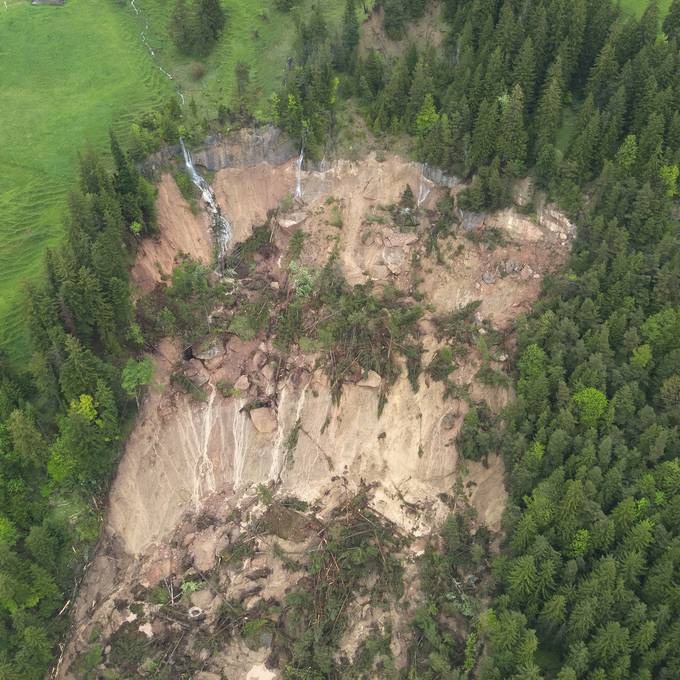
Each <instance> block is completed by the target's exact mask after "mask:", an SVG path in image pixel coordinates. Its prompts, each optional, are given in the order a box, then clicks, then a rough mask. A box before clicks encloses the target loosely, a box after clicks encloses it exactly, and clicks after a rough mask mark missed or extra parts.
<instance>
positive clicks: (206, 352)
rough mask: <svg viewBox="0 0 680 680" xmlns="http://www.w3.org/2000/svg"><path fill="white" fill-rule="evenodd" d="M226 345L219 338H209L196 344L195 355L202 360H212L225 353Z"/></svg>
mask: <svg viewBox="0 0 680 680" xmlns="http://www.w3.org/2000/svg"><path fill="white" fill-rule="evenodd" d="M224 353H225V352H224V347H223V346H222V343H221V342H220V341H219V340H217V338H209V339H208V340H204V341H203V342H201V343H199V344H198V345H196V346H194V356H195V357H196V358H197V359H200V360H201V361H210V360H211V359H215V358H216V357H221V356H223V355H224Z"/></svg>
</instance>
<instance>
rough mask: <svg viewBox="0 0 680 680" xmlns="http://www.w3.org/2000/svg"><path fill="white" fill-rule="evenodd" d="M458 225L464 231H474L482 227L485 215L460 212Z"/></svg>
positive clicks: (467, 211) (466, 211)
mask: <svg viewBox="0 0 680 680" xmlns="http://www.w3.org/2000/svg"><path fill="white" fill-rule="evenodd" d="M459 212H460V223H461V225H462V227H463V229H464V230H465V231H476V230H478V229H481V228H482V226H483V225H484V220H485V219H486V215H485V214H484V213H477V212H472V211H470V210H461V211H459Z"/></svg>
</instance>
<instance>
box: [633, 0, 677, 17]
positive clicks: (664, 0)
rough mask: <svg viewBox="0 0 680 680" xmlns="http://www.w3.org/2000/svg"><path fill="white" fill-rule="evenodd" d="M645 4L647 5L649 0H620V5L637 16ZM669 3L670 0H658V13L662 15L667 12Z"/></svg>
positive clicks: (640, 13) (645, 6)
mask: <svg viewBox="0 0 680 680" xmlns="http://www.w3.org/2000/svg"><path fill="white" fill-rule="evenodd" d="M647 5H649V0H621V7H622V8H623V9H625V10H627V11H629V12H633V13H634V14H635V15H637V16H641V15H642V13H643V12H644V11H645V9H646V8H647ZM670 5H671V0H659V14H660V15H661V16H662V17H663V16H665V15H666V12H668V8H669V7H670Z"/></svg>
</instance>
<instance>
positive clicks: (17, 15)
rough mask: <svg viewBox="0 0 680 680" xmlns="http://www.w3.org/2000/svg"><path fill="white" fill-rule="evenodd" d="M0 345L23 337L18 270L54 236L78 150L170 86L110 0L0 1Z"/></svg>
mask: <svg viewBox="0 0 680 680" xmlns="http://www.w3.org/2000/svg"><path fill="white" fill-rule="evenodd" d="M0 64H1V67H0V92H1V93H2V98H1V103H0V168H2V170H1V171H0V346H3V347H5V348H7V349H8V351H9V352H10V354H11V355H12V356H14V357H22V356H25V353H26V350H27V346H26V337H25V329H24V325H23V323H22V320H21V311H20V307H21V302H20V301H21V290H22V286H23V282H24V280H26V279H27V278H30V277H33V276H35V274H36V273H37V272H39V271H40V269H41V267H42V262H43V253H44V251H45V248H46V247H47V246H52V245H54V244H55V243H57V242H58V241H59V238H60V236H61V233H62V229H63V226H62V219H63V214H64V209H65V205H66V200H67V196H68V192H69V189H70V187H72V185H73V181H74V178H75V177H76V171H77V155H78V151H79V150H80V149H82V148H83V147H84V146H85V145H86V144H88V143H89V144H92V145H93V146H95V147H97V148H104V147H105V145H106V144H107V143H108V129H109V127H111V126H113V128H114V129H115V130H117V131H119V132H120V133H121V134H124V133H125V131H126V130H128V129H129V126H130V122H131V121H132V120H133V118H134V117H135V116H136V115H139V113H140V112H142V111H144V110H147V109H150V108H151V107H154V106H155V105H156V104H157V103H158V102H159V101H160V99H161V96H162V95H163V94H167V93H170V92H171V91H172V89H171V87H170V86H169V84H168V81H167V79H166V78H165V77H164V76H163V75H162V74H161V73H160V72H159V71H158V69H157V68H156V67H155V66H154V64H153V63H152V61H151V59H150V58H149V56H148V53H147V51H146V50H145V48H144V47H143V46H142V45H141V43H140V41H139V31H138V21H137V18H136V17H135V16H134V14H133V13H132V12H131V11H130V10H129V8H128V7H121V6H120V5H118V4H116V3H114V2H112V0H68V2H67V3H66V5H64V6H63V7H48V6H44V7H33V6H31V5H30V4H29V3H28V1H27V0H24V1H23V2H13V3H11V4H10V3H8V7H7V9H5V8H4V6H0Z"/></svg>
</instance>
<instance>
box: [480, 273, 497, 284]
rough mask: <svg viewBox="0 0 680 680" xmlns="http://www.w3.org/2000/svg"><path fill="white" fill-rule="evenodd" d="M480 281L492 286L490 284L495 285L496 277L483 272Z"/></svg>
mask: <svg viewBox="0 0 680 680" xmlns="http://www.w3.org/2000/svg"><path fill="white" fill-rule="evenodd" d="M482 281H484V283H486V284H488V285H492V284H494V283H496V277H495V275H494V274H492V273H491V272H484V273H483V274H482Z"/></svg>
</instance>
